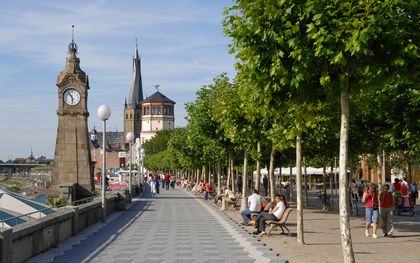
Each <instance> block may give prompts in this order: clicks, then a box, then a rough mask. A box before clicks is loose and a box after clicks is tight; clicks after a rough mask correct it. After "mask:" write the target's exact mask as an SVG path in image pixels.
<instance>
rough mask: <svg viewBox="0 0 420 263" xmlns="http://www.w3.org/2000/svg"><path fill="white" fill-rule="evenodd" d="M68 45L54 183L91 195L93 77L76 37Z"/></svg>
mask: <svg viewBox="0 0 420 263" xmlns="http://www.w3.org/2000/svg"><path fill="white" fill-rule="evenodd" d="M68 49H69V56H68V57H67V59H66V67H65V68H64V70H63V71H62V72H61V73H60V74H59V75H58V77H57V87H58V110H57V115H58V128H57V138H56V144H55V155H54V171H53V175H52V184H53V189H54V190H58V188H61V190H62V194H63V192H65V194H67V195H68V197H69V198H71V199H72V200H75V199H80V198H83V197H86V196H88V195H89V194H90V192H92V191H93V189H94V184H93V169H92V166H91V165H92V164H91V155H90V145H89V134H88V126H87V118H88V116H89V112H88V109H87V99H88V89H89V78H88V76H87V75H86V74H85V72H83V70H82V69H81V68H80V65H79V63H80V60H79V58H78V57H77V56H76V54H77V45H76V43H74V39H72V42H71V43H70V44H69V46H68ZM65 188H66V189H65ZM76 188H77V189H76ZM54 190H53V191H54Z"/></svg>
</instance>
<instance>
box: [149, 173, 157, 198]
mask: <svg viewBox="0 0 420 263" xmlns="http://www.w3.org/2000/svg"><path fill="white" fill-rule="evenodd" d="M149 184H150V191H151V193H152V197H155V195H156V181H155V178H154V177H153V176H152V175H151V174H150V175H149Z"/></svg>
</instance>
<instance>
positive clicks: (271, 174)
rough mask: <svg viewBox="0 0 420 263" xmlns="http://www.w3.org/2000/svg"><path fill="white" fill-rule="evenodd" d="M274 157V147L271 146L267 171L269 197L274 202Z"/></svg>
mask: <svg viewBox="0 0 420 263" xmlns="http://www.w3.org/2000/svg"><path fill="white" fill-rule="evenodd" d="M275 155H276V150H275V149H274V145H272V146H271V152H270V168H269V171H268V179H269V180H270V197H271V200H274V198H275V196H276V192H275V189H274V188H275V185H274V183H275V182H274V157H275Z"/></svg>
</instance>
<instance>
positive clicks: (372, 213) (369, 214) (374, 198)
mask: <svg viewBox="0 0 420 263" xmlns="http://www.w3.org/2000/svg"><path fill="white" fill-rule="evenodd" d="M362 202H364V203H366V229H365V235H366V236H367V237H368V236H369V227H370V225H372V227H373V234H372V238H378V236H377V235H376V230H377V228H378V218H379V210H378V209H379V199H378V192H377V190H376V184H375V183H371V184H369V186H368V187H367V188H366V189H365V192H364V193H363V197H362Z"/></svg>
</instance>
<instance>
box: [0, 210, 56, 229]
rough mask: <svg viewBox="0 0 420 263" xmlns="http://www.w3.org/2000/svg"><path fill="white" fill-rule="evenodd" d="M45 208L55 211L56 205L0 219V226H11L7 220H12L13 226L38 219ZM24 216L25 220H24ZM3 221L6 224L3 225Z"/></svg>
mask: <svg viewBox="0 0 420 263" xmlns="http://www.w3.org/2000/svg"><path fill="white" fill-rule="evenodd" d="M46 210H54V211H55V212H57V211H58V207H47V208H44V209H41V210H38V211H34V212H31V213H27V214H23V215H20V216H14V217H10V218H6V219H3V220H0V226H1V227H2V228H4V227H11V226H10V224H9V223H8V222H12V224H13V223H14V224H13V226H15V225H18V224H21V223H26V222H29V221H31V220H35V219H39V218H41V217H43V216H45V215H43V214H42V212H44V211H46ZM25 218H26V219H27V220H25ZM5 223H6V226H5Z"/></svg>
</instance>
